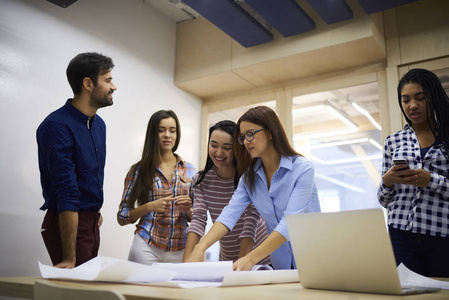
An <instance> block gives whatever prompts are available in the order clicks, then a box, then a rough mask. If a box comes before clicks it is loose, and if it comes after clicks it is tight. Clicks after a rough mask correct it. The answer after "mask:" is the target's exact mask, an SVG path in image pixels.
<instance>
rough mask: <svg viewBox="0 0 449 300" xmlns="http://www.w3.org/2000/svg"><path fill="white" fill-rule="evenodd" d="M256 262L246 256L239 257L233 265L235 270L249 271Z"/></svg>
mask: <svg viewBox="0 0 449 300" xmlns="http://www.w3.org/2000/svg"><path fill="white" fill-rule="evenodd" d="M253 266H254V264H253V263H252V262H251V261H250V260H249V259H248V258H247V257H246V256H244V257H242V258H239V259H238V260H237V261H236V262H235V263H234V265H233V270H234V271H249V270H251V268H252V267H253Z"/></svg>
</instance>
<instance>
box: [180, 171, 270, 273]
mask: <svg viewBox="0 0 449 300" xmlns="http://www.w3.org/2000/svg"><path fill="white" fill-rule="evenodd" d="M234 189H235V188H234V178H231V179H221V178H220V177H218V176H217V174H216V173H215V168H214V167H212V168H211V169H210V170H209V172H207V173H206V175H205V176H204V179H203V181H202V182H201V183H200V184H199V185H196V186H195V187H194V188H193V193H194V201H193V214H192V222H191V224H190V227H189V229H188V231H189V232H194V233H196V234H198V235H199V236H203V235H204V231H205V227H206V223H207V211H209V213H210V216H211V219H212V222H215V220H216V219H217V218H218V216H219V215H220V213H221V211H222V210H223V208H224V207H225V206H226V205H227V204H228V202H229V199H231V197H232V195H233V193H234ZM246 237H248V238H251V239H253V240H254V248H255V247H257V246H258V245H259V244H260V243H262V242H263V241H264V239H265V238H266V237H267V229H266V226H265V222H264V221H263V219H262V218H261V217H260V215H259V213H258V212H257V210H256V209H255V207H254V206H253V205H252V204H251V205H250V206H248V208H247V209H246V211H245V212H244V214H243V215H242V216H241V217H240V219H239V220H238V222H237V224H236V225H235V227H234V228H233V229H232V231H230V232H228V233H227V234H226V235H225V236H224V237H222V238H221V239H220V254H219V259H220V260H221V261H223V260H231V261H236V260H237V259H238V256H239V251H240V239H242V238H246ZM268 263H270V259H269V257H267V258H265V259H264V260H262V261H261V262H259V264H268Z"/></svg>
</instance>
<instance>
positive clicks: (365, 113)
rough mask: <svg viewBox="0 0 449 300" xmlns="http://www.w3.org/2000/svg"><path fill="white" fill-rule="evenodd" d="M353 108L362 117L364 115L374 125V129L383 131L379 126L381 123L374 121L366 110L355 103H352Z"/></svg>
mask: <svg viewBox="0 0 449 300" xmlns="http://www.w3.org/2000/svg"><path fill="white" fill-rule="evenodd" d="M352 106H353V107H354V108H355V109H356V110H357V111H358V112H359V113H361V114H362V115H364V116H365V117H366V118H367V119H368V120H369V121H370V122H371V123H372V124H373V125H374V127H376V128H377V129H378V130H382V127H381V126H380V125H379V123H377V122H376V120H374V119H373V117H371V115H370V113H369V112H368V111H366V110H365V109H364V108H362V107H360V105H358V104H357V103H355V102H352Z"/></svg>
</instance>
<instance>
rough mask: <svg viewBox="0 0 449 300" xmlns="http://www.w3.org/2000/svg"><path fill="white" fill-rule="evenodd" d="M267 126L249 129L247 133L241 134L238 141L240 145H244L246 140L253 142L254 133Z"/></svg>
mask: <svg viewBox="0 0 449 300" xmlns="http://www.w3.org/2000/svg"><path fill="white" fill-rule="evenodd" d="M264 129H266V128H261V129H257V130H254V131H248V132H247V133H245V134H242V135H241V136H239V138H238V139H237V141H238V142H239V144H240V145H242V146H243V143H244V142H245V140H247V141H248V142H251V141H252V140H254V135H255V134H256V133H258V132H259V131H262V130H264Z"/></svg>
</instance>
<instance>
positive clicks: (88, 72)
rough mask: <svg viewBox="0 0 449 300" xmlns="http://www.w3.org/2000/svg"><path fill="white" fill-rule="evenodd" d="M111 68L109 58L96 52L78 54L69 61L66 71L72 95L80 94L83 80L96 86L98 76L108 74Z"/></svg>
mask: <svg viewBox="0 0 449 300" xmlns="http://www.w3.org/2000/svg"><path fill="white" fill-rule="evenodd" d="M112 68H114V62H113V61H112V59H111V58H110V57H107V56H105V55H102V54H99V53H96V52H86V53H80V54H78V55H77V56H75V57H74V58H73V59H72V60H71V61H70V63H69V65H68V67H67V71H66V74H67V79H68V81H69V84H70V87H71V88H72V91H73V94H75V95H79V94H81V86H82V85H83V79H84V78H86V77H88V78H90V80H92V82H93V83H94V85H95V86H96V85H97V83H98V75H100V74H104V73H107V72H110V71H111V70H112Z"/></svg>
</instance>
